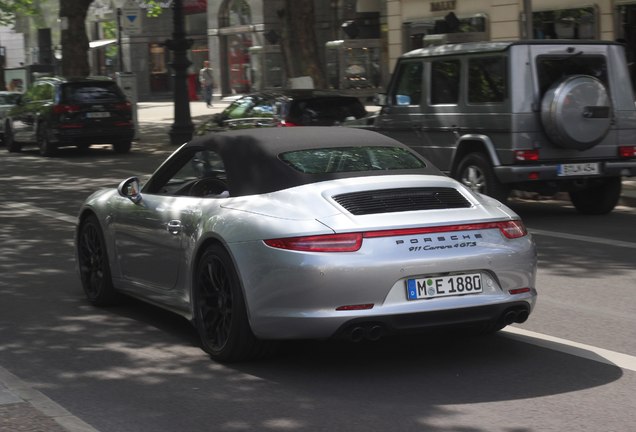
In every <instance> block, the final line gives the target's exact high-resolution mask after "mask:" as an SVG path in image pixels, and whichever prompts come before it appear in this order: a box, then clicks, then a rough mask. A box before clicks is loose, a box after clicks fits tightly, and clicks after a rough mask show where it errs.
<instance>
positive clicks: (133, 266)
mask: <svg viewBox="0 0 636 432" xmlns="http://www.w3.org/2000/svg"><path fill="white" fill-rule="evenodd" d="M184 200H185V201H187V200H192V199H191V198H190V199H189V198H186V197H174V196H164V195H154V194H144V196H143V200H142V201H141V202H140V203H134V202H132V201H130V200H129V199H128V198H124V197H118V200H117V202H116V203H115V205H114V211H113V219H112V229H113V230H114V241H115V249H116V253H117V257H118V262H119V267H120V268H119V271H120V274H121V276H122V277H123V278H124V279H125V280H126V282H128V283H132V284H134V285H138V286H139V285H141V286H143V287H146V288H149V289H159V290H163V291H166V290H173V289H175V287H176V286H177V282H178V280H179V277H180V274H181V272H182V271H183V270H182V269H183V264H184V254H183V236H184V233H185V232H187V229H186V228H185V227H184V225H185V224H186V223H189V224H191V221H192V220H193V218H196V212H197V210H196V209H194V208H190V209H189V208H188V207H187V204H184V202H183V201H184Z"/></svg>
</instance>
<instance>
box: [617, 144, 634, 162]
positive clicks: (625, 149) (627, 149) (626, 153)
mask: <svg viewBox="0 0 636 432" xmlns="http://www.w3.org/2000/svg"><path fill="white" fill-rule="evenodd" d="M618 157H620V158H622V159H631V158H633V157H636V146H619V147H618Z"/></svg>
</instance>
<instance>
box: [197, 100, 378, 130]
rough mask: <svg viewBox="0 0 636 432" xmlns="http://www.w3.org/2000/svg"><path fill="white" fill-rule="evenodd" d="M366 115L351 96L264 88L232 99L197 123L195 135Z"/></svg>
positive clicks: (313, 123)
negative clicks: (222, 130) (263, 90)
mask: <svg viewBox="0 0 636 432" xmlns="http://www.w3.org/2000/svg"><path fill="white" fill-rule="evenodd" d="M366 115H367V110H366V108H365V107H364V105H363V104H362V102H360V100H359V99H358V98H356V97H352V96H342V95H338V94H334V93H329V92H318V91H313V90H296V91H293V90H291V91H285V92H274V91H271V92H269V91H266V92H260V93H253V94H249V95H245V96H242V97H241V98H239V99H237V100H235V101H234V102H232V103H231V104H230V105H229V106H228V107H227V108H226V109H225V110H223V111H222V112H220V113H218V114H215V115H213V116H212V118H211V119H210V120H208V121H206V122H204V123H202V124H201V125H199V126H198V127H197V130H196V134H197V135H203V134H205V133H207V132H210V131H213V130H219V129H243V128H252V127H276V126H285V127H288V126H335V125H339V124H341V123H343V122H344V121H351V120H354V119H359V118H362V117H365V116H366Z"/></svg>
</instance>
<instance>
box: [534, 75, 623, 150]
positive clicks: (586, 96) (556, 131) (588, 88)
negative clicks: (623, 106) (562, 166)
mask: <svg viewBox="0 0 636 432" xmlns="http://www.w3.org/2000/svg"><path fill="white" fill-rule="evenodd" d="M612 117H613V116H612V103H611V100H610V97H609V92H608V90H607V88H606V87H605V85H604V84H603V83H602V82H601V81H600V80H599V79H597V78H594V77H592V76H588V75H571V76H567V77H565V78H564V79H562V80H561V81H558V82H557V83H555V84H554V85H553V86H552V87H550V88H549V89H548V91H547V92H546V93H545V94H544V95H543V99H542V100H541V123H542V124H543V127H544V130H545V132H546V135H547V136H548V139H549V140H550V141H551V142H552V143H553V144H554V145H555V146H557V147H561V148H565V149H574V150H586V149H589V148H592V147H594V146H595V145H596V144H598V143H599V142H601V141H602V140H603V138H605V136H606V135H607V133H608V131H609V130H610V127H611V124H612Z"/></svg>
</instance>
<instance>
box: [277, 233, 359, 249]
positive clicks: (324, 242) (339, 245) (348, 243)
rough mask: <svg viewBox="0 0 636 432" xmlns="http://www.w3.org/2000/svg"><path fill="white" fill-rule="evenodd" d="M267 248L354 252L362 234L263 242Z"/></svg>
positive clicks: (291, 238)
mask: <svg viewBox="0 0 636 432" xmlns="http://www.w3.org/2000/svg"><path fill="white" fill-rule="evenodd" d="M265 244H266V245H267V246H271V247H273V248H277V249H289V250H295V251H305V252H355V251H357V250H358V249H360V246H361V245H362V233H346V234H326V235H315V236H305V237H288V238H280V239H271V240H265Z"/></svg>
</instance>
